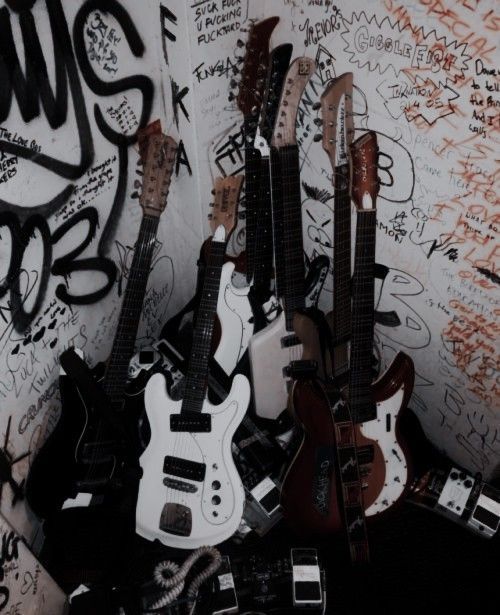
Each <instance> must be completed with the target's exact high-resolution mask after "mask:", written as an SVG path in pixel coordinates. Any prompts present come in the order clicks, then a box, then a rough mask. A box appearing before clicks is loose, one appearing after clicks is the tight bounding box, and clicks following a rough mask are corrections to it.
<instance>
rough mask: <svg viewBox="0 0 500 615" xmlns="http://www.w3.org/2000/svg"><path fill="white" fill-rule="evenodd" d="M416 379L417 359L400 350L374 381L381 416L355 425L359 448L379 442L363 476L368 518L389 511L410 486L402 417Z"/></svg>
mask: <svg viewBox="0 0 500 615" xmlns="http://www.w3.org/2000/svg"><path fill="white" fill-rule="evenodd" d="M414 379H415V369H414V366H413V361H412V360H411V359H410V357H409V356H408V355H406V354H404V353H403V352H399V353H398V354H397V355H396V357H395V358H394V360H393V362H392V363H391V365H390V366H389V368H388V369H387V370H386V371H385V372H384V374H382V376H381V377H380V378H379V379H378V380H376V381H375V382H374V383H373V384H372V395H373V399H374V401H375V402H376V405H377V418H376V419H374V420H372V421H366V422H364V423H359V424H358V425H356V426H355V429H356V444H357V446H358V448H360V447H362V446H364V445H373V443H374V442H376V445H375V446H374V456H373V463H372V464H371V468H370V471H369V474H368V475H367V476H364V477H363V483H364V486H365V489H364V490H363V499H364V504H365V515H366V516H367V517H372V516H374V515H379V514H381V513H383V512H385V511H386V510H387V509H389V508H390V507H391V506H393V505H394V504H395V503H396V502H397V501H399V500H400V499H401V498H402V497H403V495H404V494H405V493H406V490H407V488H408V486H409V483H410V478H411V476H410V468H409V464H408V458H409V456H408V452H407V446H406V444H405V442H404V439H403V438H402V436H401V433H400V429H399V417H400V413H401V411H402V410H404V409H405V408H406V406H407V405H408V402H409V400H410V397H411V393H412V390H413V382H414Z"/></svg>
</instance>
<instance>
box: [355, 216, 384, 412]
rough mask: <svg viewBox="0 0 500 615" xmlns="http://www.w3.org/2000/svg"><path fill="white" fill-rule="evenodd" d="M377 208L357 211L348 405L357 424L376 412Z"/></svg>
mask: <svg viewBox="0 0 500 615" xmlns="http://www.w3.org/2000/svg"><path fill="white" fill-rule="evenodd" d="M376 221H377V213H376V210H374V209H372V210H367V211H358V214H357V223H356V248H355V256H354V276H353V301H352V335H351V358H350V362H351V365H350V375H349V404H350V406H351V412H352V416H353V420H354V422H356V423H360V422H364V421H369V420H371V419H374V418H375V417H376V415H377V409H376V406H375V403H374V402H373V399H372V392H371V383H372V355H373V324H374V317H373V310H374V301H375V299H374V292H375V281H374V266H375V233H376Z"/></svg>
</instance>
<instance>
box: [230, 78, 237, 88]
mask: <svg viewBox="0 0 500 615" xmlns="http://www.w3.org/2000/svg"><path fill="white" fill-rule="evenodd" d="M238 85H239V82H238V81H237V80H236V79H234V77H233V78H232V79H231V81H230V82H229V87H231V88H237V87H238Z"/></svg>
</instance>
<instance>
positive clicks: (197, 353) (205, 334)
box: [181, 240, 226, 412]
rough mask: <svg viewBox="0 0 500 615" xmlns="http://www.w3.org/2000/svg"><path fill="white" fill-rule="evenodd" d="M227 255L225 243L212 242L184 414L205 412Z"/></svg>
mask: <svg viewBox="0 0 500 615" xmlns="http://www.w3.org/2000/svg"><path fill="white" fill-rule="evenodd" d="M225 252H226V243H225V242H223V241H213V240H212V242H211V246H210V256H209V260H208V263H207V266H206V268H205V273H204V277H203V287H202V291H201V299H200V305H199V307H198V313H197V318H196V325H195V329H194V335H193V344H192V347H191V356H190V358H189V363H188V369H187V374H186V388H185V393H184V398H183V400H182V407H181V412H201V411H202V409H203V402H204V400H205V392H206V388H207V380H208V361H209V358H210V355H211V346H212V336H213V330H214V320H215V313H216V310H217V299H218V296H219V286H220V277H221V272H222V266H223V264H224V254H225Z"/></svg>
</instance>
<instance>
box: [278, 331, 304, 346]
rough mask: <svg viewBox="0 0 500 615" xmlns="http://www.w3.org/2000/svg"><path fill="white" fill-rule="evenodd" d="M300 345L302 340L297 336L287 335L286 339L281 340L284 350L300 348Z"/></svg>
mask: <svg viewBox="0 0 500 615" xmlns="http://www.w3.org/2000/svg"><path fill="white" fill-rule="evenodd" d="M299 344H300V340H299V338H298V337H297V336H296V335H293V334H291V335H285V337H282V338H281V347H282V348H290V347H291V346H298V345H299Z"/></svg>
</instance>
